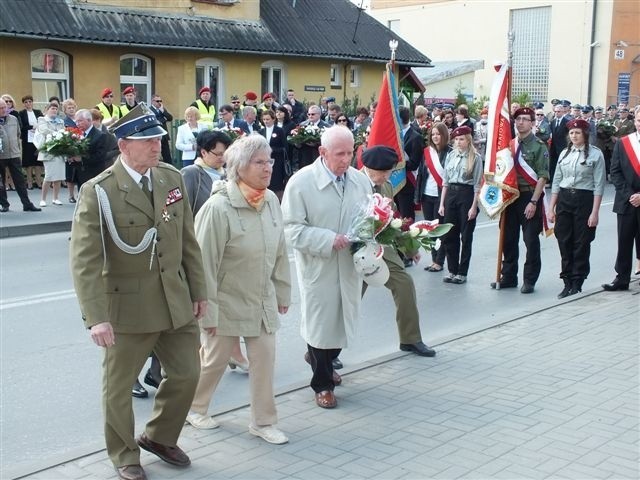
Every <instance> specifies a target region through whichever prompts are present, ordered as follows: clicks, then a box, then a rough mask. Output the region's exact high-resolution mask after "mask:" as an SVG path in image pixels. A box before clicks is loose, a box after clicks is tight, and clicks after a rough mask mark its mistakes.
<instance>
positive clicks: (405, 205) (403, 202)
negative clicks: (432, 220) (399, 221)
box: [393, 180, 416, 223]
mask: <svg viewBox="0 0 640 480" xmlns="http://www.w3.org/2000/svg"><path fill="white" fill-rule="evenodd" d="M415 193H416V188H415V187H414V186H413V184H411V183H410V182H409V180H407V183H406V184H405V186H404V187H402V189H401V190H400V191H399V192H398V193H397V194H396V196H395V197H394V198H393V200H394V201H395V202H396V207H398V212H399V213H400V215H401V216H402V218H410V219H411V221H412V223H413V221H414V220H415V218H416V211H415V201H414V198H415Z"/></svg>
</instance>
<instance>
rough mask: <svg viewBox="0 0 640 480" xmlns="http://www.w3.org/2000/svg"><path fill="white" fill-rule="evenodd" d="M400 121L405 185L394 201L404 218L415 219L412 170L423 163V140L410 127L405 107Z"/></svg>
mask: <svg viewBox="0 0 640 480" xmlns="http://www.w3.org/2000/svg"><path fill="white" fill-rule="evenodd" d="M399 113H400V121H401V122H402V141H403V144H404V151H405V153H406V166H405V170H406V172H407V183H406V184H405V185H404V187H402V189H401V190H400V191H399V192H398V193H397V194H396V196H395V198H394V200H395V202H396V205H398V211H399V212H400V215H401V216H402V217H404V218H410V219H411V220H412V221H413V220H414V219H415V215H416V214H415V208H414V201H413V198H414V194H415V186H416V177H415V174H414V170H417V169H418V167H419V166H420V164H421V163H422V162H423V161H424V140H423V139H422V134H421V133H420V132H418V130H416V129H415V128H412V127H411V123H410V121H411V118H410V116H411V115H410V112H409V109H408V108H407V107H400V108H399Z"/></svg>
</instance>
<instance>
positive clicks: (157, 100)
mask: <svg viewBox="0 0 640 480" xmlns="http://www.w3.org/2000/svg"><path fill="white" fill-rule="evenodd" d="M154 102H156V103H162V99H161V98H156V99H155V100H154Z"/></svg>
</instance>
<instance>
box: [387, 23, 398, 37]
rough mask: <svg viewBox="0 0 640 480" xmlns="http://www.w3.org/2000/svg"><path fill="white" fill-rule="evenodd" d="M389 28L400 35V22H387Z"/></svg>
mask: <svg viewBox="0 0 640 480" xmlns="http://www.w3.org/2000/svg"><path fill="white" fill-rule="evenodd" d="M387 28H388V29H389V30H391V31H392V32H393V33H397V34H398V35H400V20H387Z"/></svg>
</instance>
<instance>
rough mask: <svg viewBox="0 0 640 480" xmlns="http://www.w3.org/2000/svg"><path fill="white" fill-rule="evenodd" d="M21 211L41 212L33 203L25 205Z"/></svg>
mask: <svg viewBox="0 0 640 480" xmlns="http://www.w3.org/2000/svg"><path fill="white" fill-rule="evenodd" d="M22 210H23V211H25V212H41V211H42V209H41V208H38V207H36V206H35V205H34V204H33V203H32V204H31V205H27V206H26V207H22Z"/></svg>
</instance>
